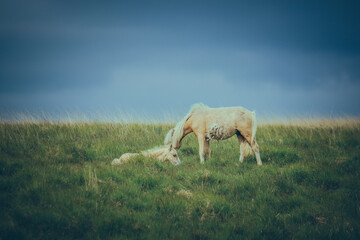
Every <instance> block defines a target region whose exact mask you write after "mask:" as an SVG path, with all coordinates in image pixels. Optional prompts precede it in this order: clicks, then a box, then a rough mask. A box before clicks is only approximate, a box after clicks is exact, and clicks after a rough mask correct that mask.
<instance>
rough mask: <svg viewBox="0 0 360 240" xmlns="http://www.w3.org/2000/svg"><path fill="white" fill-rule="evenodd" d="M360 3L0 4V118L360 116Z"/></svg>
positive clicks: (38, 0) (22, 0)
mask: <svg viewBox="0 0 360 240" xmlns="http://www.w3.org/2000/svg"><path fill="white" fill-rule="evenodd" d="M359 12H360V2H359V1H171V0H168V1H49V0H44V1H42V0H34V1H25V0H19V1H17V0H15V1H14V0H11V1H3V0H0V53H1V54H0V110H1V111H2V112H3V114H4V112H5V113H6V112H9V111H10V112H11V111H30V112H31V111H39V110H43V111H45V112H47V111H48V112H50V111H51V112H54V111H59V112H61V111H73V110H76V111H80V112H81V111H104V112H106V111H109V112H113V111H123V112H134V113H136V114H138V115H141V114H147V115H152V116H156V115H159V114H163V113H169V112H171V113H179V114H185V112H186V111H187V110H188V108H189V107H190V105H191V104H193V103H196V102H204V103H206V104H208V105H210V106H213V107H219V106H244V107H247V108H249V109H253V110H256V111H257V112H258V113H259V114H261V115H263V116H265V115H269V114H273V115H281V116H294V115H295V116H303V115H309V114H310V115H325V116H327V115H330V114H334V115H341V114H346V115H357V116H358V115H360V105H359V103H360V94H359V93H360V15H359Z"/></svg>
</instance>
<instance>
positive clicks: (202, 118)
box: [164, 103, 262, 165]
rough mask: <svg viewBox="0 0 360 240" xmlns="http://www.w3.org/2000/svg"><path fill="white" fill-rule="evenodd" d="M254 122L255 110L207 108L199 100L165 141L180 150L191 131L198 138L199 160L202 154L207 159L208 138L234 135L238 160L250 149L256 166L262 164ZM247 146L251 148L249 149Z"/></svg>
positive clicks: (209, 139) (201, 160)
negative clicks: (237, 141)
mask: <svg viewBox="0 0 360 240" xmlns="http://www.w3.org/2000/svg"><path fill="white" fill-rule="evenodd" d="M256 129H257V123H256V116H255V112H250V111H249V110H247V109H245V108H243V107H226V108H210V107H208V106H206V105H204V104H202V103H198V104H195V105H193V106H192V107H191V109H190V111H189V113H188V114H187V115H186V116H185V117H184V118H183V119H182V120H181V121H180V122H178V123H177V124H176V126H175V127H174V128H173V129H170V131H169V132H168V133H167V135H166V137H165V140H164V143H165V144H171V145H172V146H174V148H175V149H179V148H180V147H181V144H182V139H183V138H184V137H185V136H186V135H187V134H189V133H191V132H194V134H195V136H196V137H197V139H198V141H199V155H200V162H201V163H204V153H206V157H207V158H210V152H211V151H210V141H211V140H214V139H215V140H225V139H227V138H229V137H231V136H233V135H235V134H236V136H237V138H238V140H239V145H240V158H239V161H240V162H243V161H244V156H245V155H247V154H249V153H250V151H251V150H252V151H253V152H254V153H255V156H256V161H257V164H258V165H262V162H261V158H260V153H259V145H258V144H257V142H256V139H255V135H256ZM249 147H251V150H250V151H248V149H249Z"/></svg>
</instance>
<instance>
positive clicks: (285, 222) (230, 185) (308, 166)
mask: <svg viewBox="0 0 360 240" xmlns="http://www.w3.org/2000/svg"><path fill="white" fill-rule="evenodd" d="M171 127H172V126H171V125H168V124H136V123H133V124H120V123H118V124H117V123H86V122H84V123H49V122H45V123H29V122H24V123H0V191H1V195H0V204H1V210H0V211H1V212H0V215H1V218H0V239H33V238H35V239H78V238H81V239H117V238H118V239H305V238H310V239H360V199H359V198H360V159H359V158H360V121H359V120H318V121H316V120H312V121H306V120H303V121H300V120H299V121H293V122H287V123H272V124H260V126H259V127H258V131H257V140H258V143H259V145H260V153H261V157H262V160H263V166H257V165H256V161H255V158H254V156H249V157H247V158H246V159H245V162H244V163H243V164H239V162H238V159H239V147H238V144H237V139H236V137H233V138H231V139H229V140H226V141H222V142H219V143H218V144H217V143H216V142H212V144H211V149H212V158H211V159H210V160H208V161H206V163H205V164H204V165H201V164H200V162H199V157H198V145H197V141H196V139H195V137H194V136H193V135H189V136H187V137H186V138H185V139H184V142H183V145H182V148H181V149H180V150H179V151H178V153H179V156H180V159H181V161H182V163H181V165H179V166H173V165H171V164H170V163H161V162H157V161H156V160H154V159H149V158H145V157H138V158H136V159H135V160H134V161H133V162H129V163H126V164H123V165H121V166H117V167H112V166H111V165H110V162H111V160H112V159H113V158H115V157H119V156H120V155H121V154H122V153H125V152H139V151H140V150H145V149H148V148H151V147H154V146H156V145H160V144H162V141H163V138H164V136H165V134H166V132H167V131H168V130H169V129H170V128H171Z"/></svg>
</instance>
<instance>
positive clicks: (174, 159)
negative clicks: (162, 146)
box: [164, 145, 180, 165]
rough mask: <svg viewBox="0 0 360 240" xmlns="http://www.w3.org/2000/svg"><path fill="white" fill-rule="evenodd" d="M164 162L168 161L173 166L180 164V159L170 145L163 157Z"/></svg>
mask: <svg viewBox="0 0 360 240" xmlns="http://www.w3.org/2000/svg"><path fill="white" fill-rule="evenodd" d="M164 161H169V162H171V163H172V164H174V165H179V164H180V158H179V156H178V154H177V152H176V150H175V148H173V147H172V145H170V147H169V148H168V149H167V152H166V154H165V157H164Z"/></svg>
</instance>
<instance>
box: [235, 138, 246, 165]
mask: <svg viewBox="0 0 360 240" xmlns="http://www.w3.org/2000/svg"><path fill="white" fill-rule="evenodd" d="M236 136H237V138H238V140H239V145H240V158H239V161H240V162H241V163H242V162H244V149H243V147H242V145H243V143H244V141H245V139H244V137H243V136H241V134H240V133H236Z"/></svg>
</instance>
